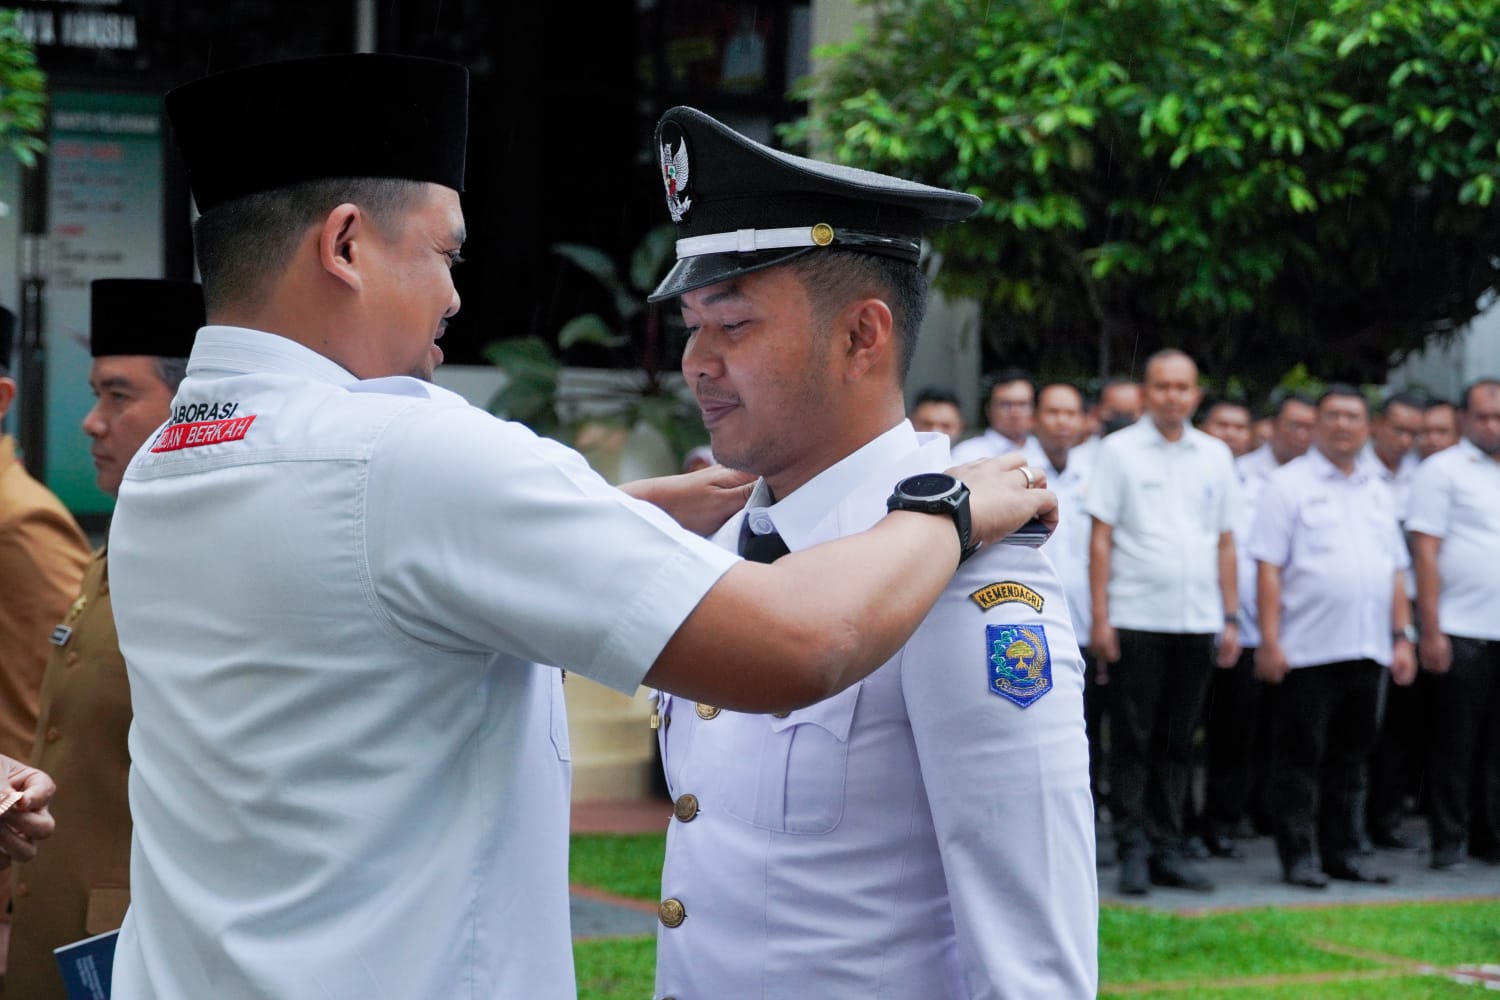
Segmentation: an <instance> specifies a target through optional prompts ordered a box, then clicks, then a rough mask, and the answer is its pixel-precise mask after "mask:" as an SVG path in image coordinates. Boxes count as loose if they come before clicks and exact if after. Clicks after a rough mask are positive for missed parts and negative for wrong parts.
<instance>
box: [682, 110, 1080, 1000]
mask: <svg viewBox="0 0 1500 1000" xmlns="http://www.w3.org/2000/svg"><path fill="white" fill-rule="evenodd" d="M658 145H659V146H660V147H661V149H662V151H663V157H664V166H665V167H666V172H667V179H668V184H669V186H668V205H669V207H671V208H672V209H673V215H674V217H675V218H676V220H677V222H678V226H679V237H680V239H679V241H678V244H677V246H678V253H679V261H678V263H677V265H676V267H675V268H674V269H673V271H672V272H671V273H670V274H669V275H668V277H667V278H666V279H665V280H664V281H663V283H662V285H661V286H660V287H659V288H658V289H657V291H656V292H655V293H654V296H653V297H654V298H655V299H656V300H661V299H665V298H678V297H680V300H681V307H682V314H683V319H684V321H685V324H686V326H687V329H688V332H689V341H688V345H687V348H686V352H685V354H684V357H683V373H684V375H685V376H686V378H687V381H688V384H689V385H690V386H692V388H693V390H694V392H695V394H696V395H697V398H698V402H699V405H700V407H701V408H702V411H703V414H704V420H705V422H706V424H707V425H708V429H709V432H710V434H711V436H712V439H713V448H714V454H715V455H716V456H717V457H718V458H719V459H720V460H721V461H723V462H725V463H726V464H727V465H729V466H730V467H731V468H738V469H743V470H747V471H751V472H755V473H759V474H760V475H761V477H762V478H761V479H760V481H759V482H758V483H757V484H756V487H755V492H754V494H753V495H752V496H751V499H750V504H749V507H748V508H747V510H746V512H745V513H744V514H743V515H742V516H740V517H736V518H732V519H731V520H730V521H729V522H728V523H727V524H726V525H725V526H724V528H723V529H721V530H720V532H719V533H718V535H717V536H716V539H715V540H716V541H717V542H718V543H719V544H721V545H723V546H725V547H726V548H738V549H739V550H740V551H742V552H744V553H745V555H746V556H747V558H758V559H773V558H776V557H777V556H778V555H780V554H785V553H788V552H790V553H791V555H790V556H789V558H795V556H796V554H797V553H799V552H800V551H801V550H803V549H805V548H807V547H808V546H810V545H815V544H817V543H819V542H823V541H826V540H828V539H832V538H838V537H840V536H842V535H846V534H848V533H850V532H853V531H859V530H862V529H863V528H864V527H865V526H866V525H868V524H871V523H872V522H873V521H874V520H876V519H877V518H879V517H880V516H881V514H882V512H884V511H885V510H886V509H887V506H888V505H895V506H897V507H900V506H902V505H904V504H906V503H912V502H916V503H921V502H923V501H921V500H920V499H918V498H919V497H923V496H931V495H933V494H936V493H940V492H941V491H942V489H944V488H945V485H944V483H943V482H942V481H943V480H945V479H946V478H947V477H945V476H941V475H931V473H933V472H934V471H935V470H938V469H941V468H943V467H944V466H945V465H946V464H947V463H948V462H949V451H948V441H947V438H946V437H945V436H943V435H937V434H922V435H919V434H917V433H916V432H915V431H913V429H912V427H911V425H910V424H909V423H908V422H907V421H906V420H905V419H903V407H902V392H901V381H902V378H903V377H904V374H905V370H906V367H907V365H908V364H909V361H910V356H911V351H912V349H913V348H914V346H915V335H916V331H917V329H918V327H919V325H920V321H921V315H922V312H923V309H924V305H925V295H926V283H925V278H924V277H923V275H922V272H921V271H920V269H919V268H918V266H917V260H918V255H919V252H920V240H919V238H920V235H921V234H922V233H923V232H924V231H926V230H928V229H931V228H933V227H935V226H936V225H937V224H939V223H941V222H944V221H951V220H955V219H961V218H963V217H964V216H966V215H968V214H969V213H971V212H972V211H973V210H974V209H975V208H977V207H978V202H977V199H974V198H972V197H970V196H967V195H961V194H958V193H956V192H949V191H941V190H937V189H932V188H924V187H921V186H920V185H912V184H909V183H907V182H903V181H898V180H895V179H892V178H886V177H882V176H880V175H876V174H869V173H865V172H861V171H851V170H847V169H844V168H839V167H835V166H831V165H827V164H820V163H815V162H813V161H808V160H802V159H800V158H795V157H789V156H786V155H784V154H780V153H776V152H773V151H771V150H769V149H767V148H765V147H763V146H760V145H758V144H756V143H753V142H751V141H750V140H748V139H745V138H744V137H742V136H740V135H738V134H736V133H734V132H732V131H731V130H729V129H728V128H726V127H725V126H723V125H722V124H720V123H719V122H717V121H715V120H713V119H711V118H709V117H708V116H706V115H703V114H701V113H699V112H696V111H693V110H692V109H688V108H676V109H673V110H671V111H669V112H667V114H666V115H665V116H664V117H663V119H662V121H661V124H660V125H659V126H658ZM684 163H685V164H686V165H687V168H688V170H689V171H690V174H691V178H692V183H691V184H690V185H689V186H688V187H687V189H686V191H685V192H684V191H682V190H681V189H676V190H675V191H674V189H673V187H672V186H671V181H672V178H673V173H672V171H673V169H674V167H675V168H680V167H681V166H682V165H683V164H684ZM748 191H755V192H757V197H756V198H755V199H746V198H745V197H744V196H743V195H744V193H745V192H748ZM688 201H691V207H690V208H683V207H682V205H683V203H686V202H688ZM679 209H681V210H679ZM799 222H800V223H802V224H801V225H798V223H799ZM820 225H821V228H820ZM820 234H821V236H820ZM736 247H750V248H757V249H754V250H751V251H750V252H746V253H741V252H738V251H737V250H736V249H735V248H736ZM1023 475H1025V476H1026V478H1027V479H1028V480H1030V479H1032V478H1034V477H1036V476H1037V473H1035V472H1034V471H1032V470H1029V469H1028V470H1026V471H1025V472H1024V473H1023ZM892 476H896V477H897V478H901V477H903V476H910V477H912V478H909V479H903V480H902V485H901V486H900V487H898V488H897V490H896V491H895V492H894V493H893V492H892V490H891V489H890V487H889V486H888V485H887V483H888V481H890V479H891V477H892ZM1018 478H1020V477H1019V476H1018ZM1082 682H1083V678H1082V668H1081V662H1080V658H1079V655H1078V648H1077V642H1076V640H1075V638H1074V636H1073V633H1072V629H1071V627H1070V625H1069V620H1068V608H1067V605H1066V602H1065V600H1064V598H1063V593H1062V587H1061V585H1060V583H1059V581H1058V577H1057V574H1056V573H1055V571H1054V570H1053V568H1052V567H1051V565H1050V563H1049V562H1048V560H1047V558H1046V556H1044V555H1043V554H1042V553H1041V552H1040V551H1038V550H1037V549H1036V548H1032V547H1027V546H1018V545H1010V544H1006V545H995V546H989V547H986V548H983V549H981V550H979V552H978V553H977V554H976V555H974V557H973V558H971V559H969V560H967V561H966V562H964V563H963V565H962V566H961V567H960V568H959V572H958V574H957V576H955V578H954V581H953V583H952V584H951V585H950V587H949V588H948V590H947V592H946V593H945V595H944V596H943V598H942V599H941V600H940V601H939V602H938V605H937V607H936V608H935V609H933V611H932V612H931V613H930V614H929V615H928V616H927V620H926V621H925V622H924V623H923V625H922V626H921V628H919V629H918V630H917V632H916V634H915V635H914V636H913V637H912V638H911V640H910V641H908V642H907V643H906V645H905V647H904V648H903V649H901V650H900V651H899V652H898V653H897V654H896V655H895V656H894V657H893V658H892V659H891V660H890V661H889V662H888V663H887V664H886V665H885V666H884V667H882V668H881V669H880V670H878V671H876V672H875V673H874V674H873V675H871V676H870V677H869V678H867V679H866V680H865V681H864V682H863V683H861V684H858V685H855V686H853V687H851V688H849V689H848V690H846V691H844V692H843V693H841V694H839V695H836V696H835V697H833V698H830V699H828V700H826V701H823V702H821V703H819V704H817V705H813V706H811V707H809V708H805V709H801V710H798V711H794V712H790V713H787V712H781V713H770V714H764V713H762V714H755V713H745V712H735V711H728V710H724V709H723V708H722V707H721V706H719V705H718V704H715V703H713V702H711V701H708V700H706V699H705V700H700V701H697V702H694V701H693V700H691V699H684V698H680V697H672V696H664V697H663V700H662V705H661V708H660V719H661V721H660V726H661V728H660V739H661V748H662V757H663V762H664V765H665V768H666V773H667V781H668V785H669V788H670V790H671V792H672V795H673V797H674V801H675V807H674V816H673V819H672V821H671V824H670V828H669V830H668V835H667V856H666V864H665V867H664V870H663V873H662V901H661V904H660V912H659V916H660V921H661V925H662V926H661V927H660V928H659V929H658V936H657V941H658V946H657V979H656V996H657V997H660V998H666V997H671V998H674V1000H696V998H705V1000H709V998H713V1000H717V998H722V997H734V998H737V1000H748V998H773V997H828V998H835V997H840V998H841V997H862V996H869V997H876V996H888V997H923V998H931V1000H938V998H953V1000H959V998H964V1000H969V998H996V997H1014V998H1022V997H1029V998H1038V1000H1040V998H1049V1000H1050V998H1067V997H1090V996H1093V995H1094V993H1095V990H1096V986H1097V974H1096V951H1097V943H1096V937H1097V935H1096V924H1097V892H1096V885H1095V875H1094V852H1093V812H1092V803H1091V801H1090V797H1089V787H1088V757H1087V746H1086V742H1085V737H1084V728H1083V712H1082V692H1083V684H1082Z"/></svg>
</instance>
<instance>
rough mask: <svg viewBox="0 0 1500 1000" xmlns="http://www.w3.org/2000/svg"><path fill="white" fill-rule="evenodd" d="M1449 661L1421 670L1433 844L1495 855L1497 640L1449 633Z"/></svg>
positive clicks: (1499, 720) (1499, 740)
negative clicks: (1427, 699)
mask: <svg viewBox="0 0 1500 1000" xmlns="http://www.w3.org/2000/svg"><path fill="white" fill-rule="evenodd" d="M1449 641H1450V642H1452V644H1453V665H1452V666H1451V667H1450V668H1449V669H1448V672H1447V673H1446V674H1430V675H1428V687H1429V691H1430V693H1431V696H1432V701H1431V706H1432V725H1431V740H1430V741H1429V742H1428V754H1427V780H1428V783H1429V784H1428V791H1429V795H1430V801H1431V805H1430V810H1431V811H1430V814H1429V819H1430V822H1431V829H1432V848H1433V850H1434V851H1438V850H1451V849H1461V848H1462V847H1463V844H1464V841H1465V837H1466V835H1467V839H1468V844H1469V850H1470V851H1471V852H1472V853H1473V854H1476V855H1480V856H1483V857H1487V858H1500V641H1495V640H1488V641H1486V640H1483V639H1465V638H1463V637H1462V636H1449Z"/></svg>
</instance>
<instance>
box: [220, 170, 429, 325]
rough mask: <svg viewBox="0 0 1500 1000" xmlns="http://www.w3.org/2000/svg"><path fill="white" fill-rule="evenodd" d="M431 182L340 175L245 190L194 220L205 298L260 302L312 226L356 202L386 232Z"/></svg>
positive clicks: (393, 230) (390, 233) (396, 230)
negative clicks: (267, 285) (255, 191)
mask: <svg viewBox="0 0 1500 1000" xmlns="http://www.w3.org/2000/svg"><path fill="white" fill-rule="evenodd" d="M425 188H426V185H425V184H423V183H422V182H420V181H408V180H401V179H398V178H386V177H335V178H331V179H328V180H317V181H308V182H306V183H304V184H294V185H292V186H290V187H283V188H275V189H273V190H270V191H260V192H257V193H255V194H249V195H245V196H244V197H242V198H236V199H234V200H233V201H228V202H225V203H224V204H222V205H219V206H216V207H215V208H212V209H210V210H209V211H207V212H205V213H204V214H203V215H202V216H200V217H199V218H198V221H197V222H196V223H194V225H193V246H194V248H195V250H196V253H197V257H198V271H199V273H200V274H202V276H203V299H204V302H205V304H206V305H207V307H208V311H209V312H210V313H212V312H213V311H214V310H215V309H219V308H222V307H224V306H227V305H231V304H234V303H242V302H254V301H255V300H256V299H258V298H259V297H260V296H261V295H262V294H264V291H265V285H266V282H267V281H269V280H270V279H271V278H274V277H275V276H276V275H278V274H280V273H281V272H282V271H283V270H284V269H285V268H286V266H287V264H288V263H289V262H290V261H291V258H292V254H293V253H294V252H295V251H296V248H297V242H298V241H299V240H300V239H301V238H302V236H303V234H304V233H305V232H306V231H307V228H308V227H309V226H311V225H313V224H315V223H316V222H318V221H319V220H320V219H321V218H322V217H323V216H325V215H327V213H329V212H331V211H332V210H333V209H334V208H335V207H337V206H338V205H341V204H343V203H344V202H346V201H347V202H353V203H354V204H356V205H358V206H359V207H360V208H361V209H363V210H364V211H365V213H366V214H367V215H368V216H369V218H370V221H371V222H372V223H373V224H374V225H375V226H376V228H378V229H380V230H381V232H383V233H384V234H385V235H387V236H396V235H398V234H399V232H400V221H401V213H402V212H403V211H405V210H406V209H407V208H409V207H410V206H411V205H412V203H413V202H414V201H415V200H416V198H417V196H418V195H419V194H420V193H421V192H422V191H424V190H425Z"/></svg>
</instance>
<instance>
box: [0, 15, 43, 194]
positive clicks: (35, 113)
mask: <svg viewBox="0 0 1500 1000" xmlns="http://www.w3.org/2000/svg"><path fill="white" fill-rule="evenodd" d="M46 111H47V77H46V75H45V74H44V73H43V72H42V71H41V70H40V69H39V68H38V67H37V64H36V53H35V51H33V49H32V47H31V43H30V42H29V41H27V40H26V36H25V35H24V34H22V33H21V29H20V28H19V27H17V26H16V12H15V11H13V10H0V148H3V149H6V150H9V151H10V153H11V155H12V156H14V157H15V158H16V159H17V160H19V161H21V163H22V164H24V165H25V166H28V167H29V166H31V165H32V164H33V163H35V162H36V155H37V154H38V153H40V152H41V151H42V150H44V149H46V148H47V146H46V143H45V142H43V141H42V138H41V133H42V129H43V126H44V125H45V124H46Z"/></svg>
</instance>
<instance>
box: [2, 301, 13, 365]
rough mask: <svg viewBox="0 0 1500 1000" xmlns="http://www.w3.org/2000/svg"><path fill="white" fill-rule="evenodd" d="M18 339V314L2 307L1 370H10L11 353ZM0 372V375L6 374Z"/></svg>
mask: <svg viewBox="0 0 1500 1000" xmlns="http://www.w3.org/2000/svg"><path fill="white" fill-rule="evenodd" d="M15 339H16V314H15V313H13V312H11V311H10V310H9V309H7V308H5V307H4V306H0V369H4V371H9V370H10V352H11V348H12V346H13V345H14V341H15ZM4 371H0V374H4Z"/></svg>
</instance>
